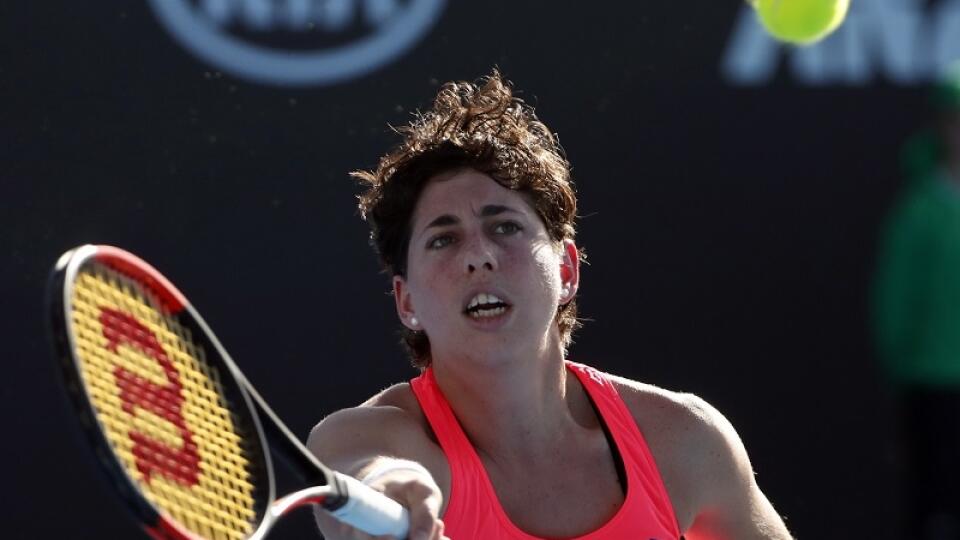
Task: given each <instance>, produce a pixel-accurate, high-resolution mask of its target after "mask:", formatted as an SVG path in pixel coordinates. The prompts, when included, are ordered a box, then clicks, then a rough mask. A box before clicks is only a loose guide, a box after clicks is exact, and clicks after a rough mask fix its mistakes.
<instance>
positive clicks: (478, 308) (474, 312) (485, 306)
mask: <svg viewBox="0 0 960 540" xmlns="http://www.w3.org/2000/svg"><path fill="white" fill-rule="evenodd" d="M508 309H510V304H508V303H506V302H504V301H503V300H501V299H500V298H499V297H497V296H496V295H493V294H489V293H480V294H478V295H476V296H474V297H473V298H472V299H471V300H470V303H469V304H467V308H466V309H465V310H464V313H465V314H467V315H468V316H470V317H472V318H474V319H484V318H489V317H496V316H498V315H503V314H504V313H506V311H507V310H508Z"/></svg>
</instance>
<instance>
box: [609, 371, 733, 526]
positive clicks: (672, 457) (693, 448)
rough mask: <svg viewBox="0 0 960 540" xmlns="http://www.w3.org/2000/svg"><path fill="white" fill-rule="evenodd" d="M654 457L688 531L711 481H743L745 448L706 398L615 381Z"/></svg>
mask: <svg viewBox="0 0 960 540" xmlns="http://www.w3.org/2000/svg"><path fill="white" fill-rule="evenodd" d="M610 379H611V382H612V383H613V384H614V386H615V387H616V388H617V391H618V392H619V394H620V396H621V398H622V399H623V401H624V403H625V404H626V406H627V409H628V410H629V411H630V413H631V414H632V416H633V419H634V421H635V422H636V423H637V426H638V427H639V428H640V432H641V433H642V434H643V438H644V440H645V441H646V443H647V446H648V447H649V448H650V452H651V453H652V454H653V457H654V460H655V461H656V463H657V468H658V469H659V471H660V476H661V478H663V481H664V484H665V486H666V488H667V492H668V493H669V494H670V498H671V500H672V501H673V505H674V511H675V512H676V514H677V519H678V521H680V523H681V524H682V525H689V523H690V521H692V519H693V517H694V516H695V515H696V514H697V512H698V509H699V508H700V506H701V498H702V495H703V494H704V493H705V492H706V491H709V490H710V489H711V486H710V485H708V484H709V483H710V482H712V481H713V480H712V479H716V480H718V481H721V482H724V481H725V479H726V478H727V477H728V476H729V475H735V476H739V472H738V471H742V467H743V466H744V465H746V466H747V467H749V462H747V463H746V464H744V463H743V459H742V458H744V457H745V456H741V453H742V448H743V446H742V443H741V442H740V439H739V437H738V436H737V433H736V431H735V430H734V429H733V426H732V425H731V424H730V422H729V421H728V420H727V419H726V418H725V417H724V416H723V414H721V413H720V411H718V410H717V409H716V408H715V407H713V406H712V405H711V404H710V403H708V402H707V401H706V400H704V399H703V398H701V397H699V396H697V395H695V394H692V393H689V392H678V391H674V390H668V389H665V388H661V387H658V386H655V385H652V384H648V383H642V382H639V381H634V380H630V379H626V378H623V377H617V376H610Z"/></svg>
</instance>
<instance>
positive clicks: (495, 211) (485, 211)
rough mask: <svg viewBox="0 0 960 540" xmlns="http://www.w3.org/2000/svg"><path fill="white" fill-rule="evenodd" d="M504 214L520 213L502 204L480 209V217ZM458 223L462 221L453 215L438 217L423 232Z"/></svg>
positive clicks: (489, 205)
mask: <svg viewBox="0 0 960 540" xmlns="http://www.w3.org/2000/svg"><path fill="white" fill-rule="evenodd" d="M503 213H513V214H519V213H520V212H519V211H517V210H514V209H513V208H511V207H509V206H505V205H502V204H488V205H485V206H484V207H483V208H481V209H480V217H491V216H498V215H500V214H503ZM457 223H460V220H459V219H458V218H457V217H456V216H454V215H452V214H443V215H442V216H438V217H437V218H435V219H434V220H433V221H431V222H430V223H427V224H426V226H424V227H423V230H427V229H430V228H433V227H446V226H447V225H456V224H457Z"/></svg>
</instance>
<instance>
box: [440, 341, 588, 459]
mask: <svg viewBox="0 0 960 540" xmlns="http://www.w3.org/2000/svg"><path fill="white" fill-rule="evenodd" d="M490 360H491V359H489V358H462V357H461V358H444V357H440V358H435V359H434V363H433V369H434V376H435V377H436V379H437V384H439V385H440V388H441V389H442V390H443V393H444V396H445V397H446V398H447V401H448V402H449V403H450V407H451V408H452V409H453V411H454V413H455V414H456V416H457V420H458V421H459V422H460V426H461V427H462V428H463V430H464V432H465V433H466V434H467V437H468V438H469V439H470V441H471V443H473V445H474V447H475V448H476V449H477V451H478V452H479V453H481V454H485V455H486V456H487V457H489V458H490V459H492V460H493V461H495V462H497V461H502V460H509V461H515V460H521V461H522V460H524V459H526V458H533V457H536V455H537V453H540V452H543V451H545V450H548V449H550V448H551V447H552V446H555V445H556V444H557V441H558V440H561V439H563V438H564V437H563V435H564V433H569V431H570V430H571V429H572V428H574V427H576V426H577V425H581V424H583V423H589V418H587V419H584V418H583V407H584V406H586V407H589V403H588V402H587V401H586V397H585V396H582V395H580V394H582V392H578V389H579V387H578V386H577V385H576V384H573V385H572V384H571V383H572V382H573V381H570V380H569V378H568V375H569V374H568V372H567V369H566V366H565V365H564V358H563V350H562V348H561V347H560V346H559V341H557V344H556V347H550V348H548V349H547V350H546V351H545V352H544V353H543V354H536V353H533V354H530V355H529V356H526V355H523V356H521V355H518V356H516V357H514V358H500V359H496V360H495V361H490Z"/></svg>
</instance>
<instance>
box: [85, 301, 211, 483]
mask: <svg viewBox="0 0 960 540" xmlns="http://www.w3.org/2000/svg"><path fill="white" fill-rule="evenodd" d="M100 324H101V325H102V326H103V335H104V337H106V338H107V349H109V350H110V351H112V352H114V353H116V352H117V348H118V347H119V346H120V345H127V346H131V347H135V348H137V349H139V350H140V351H142V352H143V353H144V354H146V355H147V356H149V357H150V358H152V359H154V360H156V362H157V364H159V365H160V367H161V368H162V369H163V372H164V374H166V377H167V381H168V382H167V384H166V385H163V386H161V385H159V384H156V383H154V382H151V381H148V380H146V379H145V378H143V377H141V376H139V375H136V374H134V373H133V372H131V371H129V370H128V369H126V368H123V367H120V366H118V367H117V368H116V369H115V370H114V372H113V374H114V376H115V377H116V379H117V386H119V387H120V399H121V400H122V401H123V405H122V407H123V410H124V411H126V412H127V413H129V414H131V415H132V414H135V413H134V408H135V407H140V408H141V409H143V410H146V411H148V412H151V413H153V414H155V415H157V416H159V417H161V418H164V419H165V420H167V421H168V422H170V423H171V424H173V425H174V426H176V428H177V430H178V431H179V432H180V438H181V439H182V440H183V446H182V447H181V448H174V447H171V446H169V445H167V444H166V443H163V442H161V441H158V440H156V439H153V438H151V437H149V436H148V435H146V434H144V433H140V432H138V431H134V430H131V431H130V433H129V436H130V439H131V440H132V441H133V443H134V446H133V455H134V456H135V457H136V464H137V470H139V471H140V472H141V473H142V474H143V475H144V477H145V478H146V480H147V483H149V482H150V480H151V479H152V478H153V475H154V474H155V473H156V474H159V475H161V476H163V477H165V478H167V479H169V480H172V481H174V482H177V483H178V484H181V485H184V486H193V485H195V484H196V483H197V482H198V481H199V476H200V455H199V454H198V453H197V445H196V443H194V442H193V434H192V433H191V432H190V430H189V429H187V425H186V422H185V421H184V418H183V395H182V393H181V390H182V389H183V386H182V385H181V384H180V373H179V372H177V369H176V368H175V367H174V366H173V363H172V362H171V361H170V359H169V358H168V357H167V354H166V353H165V352H164V350H163V347H161V346H160V342H159V341H158V340H157V337H156V335H154V333H153V332H151V331H150V330H149V329H148V328H147V327H146V326H144V325H143V324H142V323H141V322H140V321H138V320H137V319H136V318H134V317H133V316H132V315H130V314H129V313H124V312H122V311H118V310H114V309H109V308H101V311H100Z"/></svg>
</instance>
